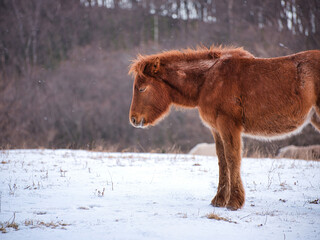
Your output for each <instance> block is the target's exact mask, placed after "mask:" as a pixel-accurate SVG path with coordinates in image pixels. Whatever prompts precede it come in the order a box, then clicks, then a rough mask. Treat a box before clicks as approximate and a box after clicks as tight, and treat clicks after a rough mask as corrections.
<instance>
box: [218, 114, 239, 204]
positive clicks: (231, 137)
mask: <svg viewBox="0 0 320 240" xmlns="http://www.w3.org/2000/svg"><path fill="white" fill-rule="evenodd" d="M217 125H218V131H219V134H220V136H221V139H222V142H223V147H224V154H225V159H226V162H227V166H228V169H229V172H230V185H231V186H230V198H229V201H228V203H227V205H226V206H227V208H229V209H232V210H237V209H239V208H241V207H242V206H243V204H244V202H245V191H244V188H243V184H242V181H241V175H240V167H241V126H240V125H237V123H236V122H235V121H234V120H233V119H231V118H228V117H224V116H220V117H219V118H218V119H217Z"/></svg>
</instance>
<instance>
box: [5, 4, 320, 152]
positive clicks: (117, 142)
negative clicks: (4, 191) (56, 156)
mask: <svg viewBox="0 0 320 240" xmlns="http://www.w3.org/2000/svg"><path fill="white" fill-rule="evenodd" d="M198 44H203V45H205V46H210V45H212V44H216V45H219V44H223V45H230V44H232V45H235V46H243V47H244V48H245V49H246V50H249V51H250V52H252V53H253V54H254V55H256V56H258V57H275V56H281V55H286V54H291V53H295V52H298V51H303V50H308V49H319V48H320V1H319V0H307V1H306V0H268V1H265V0H226V1H220V0H196V1H190V0H169V1H162V0H159V1H156V0H68V1H65V0H28V1H26V0H0V148H2V149H3V148H39V147H44V148H85V149H99V150H112V151H157V152H172V151H178V152H187V151H188V150H189V149H190V148H191V147H193V146H194V145H195V144H197V143H199V142H213V138H212V136H211V134H210V131H208V129H206V128H205V127H204V126H203V125H202V123H201V121H200V119H199V117H198V113H197V111H196V110H188V111H180V110H178V111H175V110H173V111H172V113H171V115H170V116H169V117H168V118H166V119H165V120H164V121H163V122H162V123H160V124H159V125H158V126H156V127H153V128H150V129H148V130H140V129H135V128H133V127H132V126H131V125H130V124H129V120H128V112H129V107H130V101H131V96H132V83H133V80H132V78H131V77H130V76H128V74H127V72H128V66H129V65H130V61H131V60H132V59H134V58H135V56H136V54H138V53H142V54H149V53H156V52H159V51H163V50H169V49H175V48H178V49H181V48H186V47H196V46H197V45H198ZM316 143H320V134H319V133H316V132H315V130H314V129H313V128H312V127H311V126H310V125H309V126H307V128H305V129H304V130H303V131H302V133H301V134H299V135H297V136H294V137H291V138H289V139H286V140H282V141H274V142H267V143H265V142H259V141H256V140H249V139H245V147H246V155H247V156H250V155H252V154H253V153H255V152H257V151H258V152H260V153H261V154H262V155H274V154H275V153H276V152H277V151H278V149H279V148H280V147H281V146H285V145H291V144H294V145H298V146H304V145H311V144H316Z"/></svg>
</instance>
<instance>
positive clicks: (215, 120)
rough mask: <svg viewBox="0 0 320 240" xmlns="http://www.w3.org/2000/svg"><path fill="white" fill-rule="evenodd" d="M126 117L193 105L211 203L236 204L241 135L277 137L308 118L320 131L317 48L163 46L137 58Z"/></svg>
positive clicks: (152, 116)
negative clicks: (210, 166) (214, 178)
mask: <svg viewBox="0 0 320 240" xmlns="http://www.w3.org/2000/svg"><path fill="white" fill-rule="evenodd" d="M129 73H131V74H133V75H134V77H135V80H134V85H133V98H132V103H131V109H130V116H129V119H130V121H131V123H132V125H133V126H135V127H141V128H145V127H147V126H149V125H155V124H156V123H157V122H158V121H159V120H160V119H162V118H163V117H164V116H165V115H166V114H167V113H168V112H169V109H170V106H171V105H178V106H182V107H188V108H193V107H196V108H198V110H199V113H200V117H201V119H202V121H203V122H204V124H205V125H206V126H207V127H208V128H209V129H210V130H211V131H212V134H213V137H214V140H215V143H216V152H217V155H218V159H219V185H218V190H217V194H216V196H215V197H214V198H213V200H212V202H211V203H212V205H214V206H219V207H228V208H230V209H233V210H236V209H239V208H241V207H242V206H243V204H244V201H245V191H244V188H243V185H242V181H241V176H240V164H241V134H246V135H250V136H258V137H262V138H265V137H279V136H281V135H289V134H292V133H293V132H297V131H299V130H300V129H302V127H303V126H304V125H306V124H307V123H308V122H310V121H311V123H312V124H313V125H314V126H315V127H316V128H317V129H318V130H320V118H319V117H320V51H319V50H312V51H305V52H300V53H297V54H293V55H289V56H285V57H277V58H269V59H267V58H255V57H254V56H253V55H251V54H250V53H249V52H247V51H245V50H243V49H242V48H221V47H218V48H216V47H212V48H210V49H207V48H200V49H197V50H191V49H187V50H182V51H168V52H163V53H159V54H155V55H150V56H141V55H140V56H138V58H137V59H136V60H135V61H134V62H133V63H132V65H131V68H130V71H129Z"/></svg>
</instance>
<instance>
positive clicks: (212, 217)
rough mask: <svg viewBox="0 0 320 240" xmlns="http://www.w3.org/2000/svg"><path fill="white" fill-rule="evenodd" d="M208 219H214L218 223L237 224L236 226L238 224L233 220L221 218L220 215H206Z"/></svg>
mask: <svg viewBox="0 0 320 240" xmlns="http://www.w3.org/2000/svg"><path fill="white" fill-rule="evenodd" d="M206 217H207V218H208V219H214V220H217V221H225V222H228V223H235V224H236V223H237V222H235V221H232V220H230V219H228V218H225V217H220V216H219V215H217V214H215V213H209V214H207V215H206Z"/></svg>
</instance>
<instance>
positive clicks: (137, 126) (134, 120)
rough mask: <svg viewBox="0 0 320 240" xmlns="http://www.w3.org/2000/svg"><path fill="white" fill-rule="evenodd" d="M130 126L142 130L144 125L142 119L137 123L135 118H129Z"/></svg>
mask: <svg viewBox="0 0 320 240" xmlns="http://www.w3.org/2000/svg"><path fill="white" fill-rule="evenodd" d="M130 120H131V124H132V126H134V127H136V128H143V127H144V124H145V120H144V118H141V120H140V121H139V120H138V119H137V118H136V117H133V116H132V117H131V118H130Z"/></svg>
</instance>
